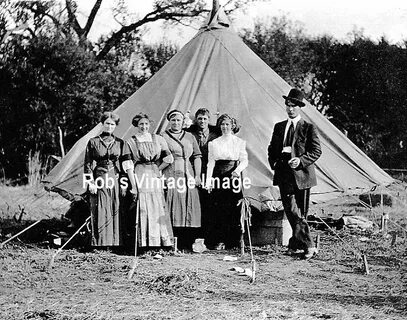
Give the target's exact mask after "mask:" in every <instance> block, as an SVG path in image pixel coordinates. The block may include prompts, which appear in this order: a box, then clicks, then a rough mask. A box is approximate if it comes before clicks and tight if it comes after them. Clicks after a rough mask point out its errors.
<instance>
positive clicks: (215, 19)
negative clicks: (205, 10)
mask: <svg viewBox="0 0 407 320" xmlns="http://www.w3.org/2000/svg"><path fill="white" fill-rule="evenodd" d="M215 9H216V8H215V6H214V8H213V9H212V11H211V13H210V14H209V16H208V19H207V21H206V22H205V23H204V25H203V26H202V27H201V29H208V28H209V29H224V28H229V27H230V25H231V23H230V21H229V19H228V17H227V15H226V13H225V9H224V8H223V6H220V7H219V8H217V10H216V11H215Z"/></svg>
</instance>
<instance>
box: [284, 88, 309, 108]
mask: <svg viewBox="0 0 407 320" xmlns="http://www.w3.org/2000/svg"><path fill="white" fill-rule="evenodd" d="M283 98H284V99H285V100H290V101H292V102H294V103H295V104H296V105H297V106H300V107H303V106H305V103H304V102H303V101H302V100H303V99H304V94H303V93H302V91H300V90H298V89H295V88H294V89H291V90H290V92H289V93H288V96H283Z"/></svg>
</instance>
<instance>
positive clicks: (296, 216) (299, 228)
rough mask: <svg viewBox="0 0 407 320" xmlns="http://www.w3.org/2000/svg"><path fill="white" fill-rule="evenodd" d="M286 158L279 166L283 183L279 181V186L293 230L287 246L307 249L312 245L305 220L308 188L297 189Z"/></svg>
mask: <svg viewBox="0 0 407 320" xmlns="http://www.w3.org/2000/svg"><path fill="white" fill-rule="evenodd" d="M287 159H288V157H287ZM287 159H284V160H285V161H284V162H283V165H282V166H281V170H282V176H283V177H284V179H283V181H284V183H281V184H280V185H279V188H280V195H281V201H282V202H283V207H284V212H285V214H286V216H287V219H288V221H289V223H290V225H291V229H292V231H293V235H292V237H291V238H290V240H289V242H288V248H290V249H293V250H296V249H300V250H307V248H312V247H314V241H313V240H312V237H311V232H310V229H309V226H308V223H307V220H306V219H307V215H308V208H309V198H310V189H309V188H308V189H303V190H300V189H298V187H297V184H296V182H295V177H294V174H293V173H292V169H291V168H290V167H289V166H288V164H286V163H287V162H286V160H287Z"/></svg>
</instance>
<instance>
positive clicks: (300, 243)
mask: <svg viewBox="0 0 407 320" xmlns="http://www.w3.org/2000/svg"><path fill="white" fill-rule="evenodd" d="M283 98H284V99H285V105H286V112H287V115H288V119H287V120H285V121H282V122H279V123H276V124H275V126H274V130H273V136H272V138H271V142H270V145H269V147H268V161H269V163H270V167H271V169H272V170H274V179H273V184H274V185H277V186H278V187H279V189H280V194H281V200H282V202H283V206H284V211H285V213H286V215H287V219H288V221H289V222H290V225H291V228H292V231H293V235H292V237H291V238H290V240H289V243H288V253H289V254H293V253H295V252H297V251H298V250H304V258H305V259H310V258H312V257H313V256H314V255H315V254H317V249H316V248H315V245H314V242H313V240H312V237H311V234H310V230H309V226H308V224H307V221H306V218H307V213H308V208H309V197H310V188H311V187H313V186H315V185H316V184H317V180H316V176H315V167H314V162H315V161H316V160H317V159H318V158H319V157H320V155H321V146H320V143H319V138H318V134H317V130H316V128H315V127H314V125H312V124H311V123H309V122H306V121H305V120H304V119H302V118H301V115H300V110H301V108H302V107H304V106H305V103H304V102H303V99H304V95H303V93H302V92H301V91H300V90H298V89H291V90H290V92H289V94H288V96H283Z"/></svg>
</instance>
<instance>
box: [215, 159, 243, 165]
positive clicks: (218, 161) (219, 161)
mask: <svg viewBox="0 0 407 320" xmlns="http://www.w3.org/2000/svg"><path fill="white" fill-rule="evenodd" d="M237 162H239V160H216V161H215V166H216V165H221V166H224V165H235V164H236V163H237Z"/></svg>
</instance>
